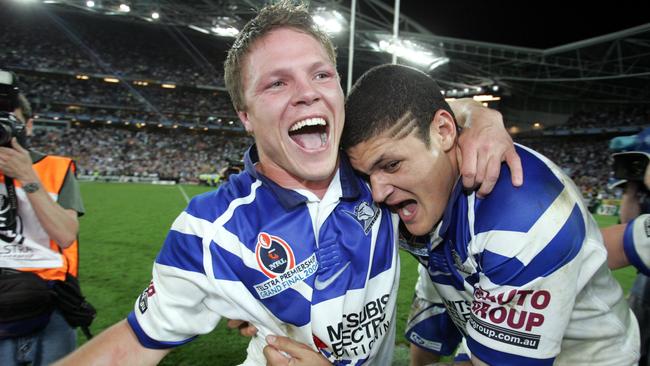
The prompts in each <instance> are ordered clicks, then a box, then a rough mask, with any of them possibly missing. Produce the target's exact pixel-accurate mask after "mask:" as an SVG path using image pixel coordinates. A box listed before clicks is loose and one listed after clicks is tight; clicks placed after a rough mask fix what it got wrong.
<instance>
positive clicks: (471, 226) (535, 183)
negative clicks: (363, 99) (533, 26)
mask: <svg viewBox="0 0 650 366" xmlns="http://www.w3.org/2000/svg"><path fill="white" fill-rule="evenodd" d="M517 152H518V153H519V156H520V157H521V160H522V165H523V170H524V174H525V176H524V185H523V186H522V187H520V188H515V187H513V186H512V184H511V182H510V171H509V170H508V168H507V167H506V166H505V165H504V166H503V168H502V170H501V174H500V177H499V180H498V182H497V185H496V186H495V188H494V191H493V192H492V193H491V194H490V195H488V196H487V197H485V198H484V199H480V198H477V197H476V196H475V194H474V193H473V192H465V191H463V190H462V187H461V184H460V183H457V184H456V187H455V189H454V191H453V193H452V196H451V198H450V201H449V204H448V206H447V209H446V211H445V213H444V216H443V219H442V221H441V223H440V224H439V226H438V227H437V228H436V230H435V232H434V233H433V234H432V237H431V241H430V243H429V255H428V258H423V259H424V260H425V261H426V263H427V265H428V274H429V276H430V278H431V280H432V281H433V284H434V285H435V289H436V290H437V292H438V293H439V295H440V297H441V298H442V299H443V302H444V303H445V306H446V308H447V313H448V315H449V316H450V317H451V319H452V320H453V322H454V323H455V324H456V327H457V328H458V329H459V330H460V331H461V333H462V335H463V336H464V341H463V346H464V347H465V350H466V351H469V352H470V353H471V354H473V355H475V356H476V357H478V358H479V359H481V360H482V361H484V362H487V363H488V364H490V365H524V364H525V365H552V364H553V365H591V366H593V365H632V364H634V363H635V362H636V360H637V359H638V357H639V335H638V332H639V330H638V326H637V324H636V320H635V319H634V316H633V315H632V314H631V312H630V310H629V308H628V306H627V303H626V302H625V300H624V298H623V292H622V290H621V288H620V286H619V284H618V283H617V282H616V280H615V279H614V278H613V277H612V275H611V272H610V271H609V269H608V268H607V251H606V250H605V247H604V245H603V243H602V237H601V235H600V231H599V230H598V227H597V225H596V223H595V222H594V220H593V218H592V217H591V215H590V213H589V212H588V211H587V209H586V208H585V207H584V205H583V201H582V197H581V194H580V192H579V191H578V190H577V188H576V187H575V185H574V184H573V183H572V182H571V180H570V179H569V178H568V177H567V176H566V175H565V174H564V173H563V172H562V171H561V169H560V168H558V167H557V166H556V165H555V164H553V163H552V162H550V161H549V160H548V159H546V158H545V157H543V156H541V155H540V154H538V153H536V152H534V151H532V150H529V149H527V148H524V147H521V146H517ZM423 338H425V337H423ZM452 338H453V337H452ZM453 346H454V345H448V346H447V348H449V347H452V348H453ZM441 347H442V348H444V345H443V346H441Z"/></svg>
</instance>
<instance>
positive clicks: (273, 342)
mask: <svg viewBox="0 0 650 366" xmlns="http://www.w3.org/2000/svg"><path fill="white" fill-rule="evenodd" d="M266 342H267V343H268V344H269V345H268V346H266V347H264V357H266V364H267V365H270V366H285V365H289V366H302V365H304V366H326V365H327V366H329V365H331V363H330V362H329V361H328V360H327V359H326V358H325V356H323V355H321V354H320V353H318V352H316V351H314V350H312V349H311V348H310V347H309V346H307V345H306V344H304V343H300V342H296V341H294V340H292V339H290V338H287V337H279V336H272V335H271V336H267V337H266ZM281 352H284V354H283V353H281ZM285 354H286V355H285Z"/></svg>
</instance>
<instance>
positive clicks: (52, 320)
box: [0, 70, 84, 366]
mask: <svg viewBox="0 0 650 366" xmlns="http://www.w3.org/2000/svg"><path fill="white" fill-rule="evenodd" d="M32 123H33V122H32V119H31V108H30V106H29V103H28V102H27V99H26V98H25V97H24V96H23V95H22V94H20V92H19V90H18V88H17V87H16V86H15V78H14V75H13V74H12V73H9V72H6V71H1V70H0V206H1V207H0V293H2V296H0V365H3V366H4V365H18V364H23V363H31V364H33V365H41V364H43V365H46V364H50V363H52V362H54V361H56V360H57V359H59V358H61V357H63V356H65V355H66V354H67V353H69V352H71V351H72V350H74V348H75V347H76V331H75V329H74V328H73V327H72V326H71V325H70V324H69V323H70V317H69V316H68V314H65V315H64V312H63V311H62V309H64V306H62V305H61V304H62V303H63V301H65V300H66V297H67V296H68V294H67V293H62V292H60V290H61V289H62V288H64V289H68V288H73V290H72V293H73V295H72V296H73V297H74V295H75V294H76V290H75V288H76V289H77V290H78V284H77V283H76V276H77V270H78V267H77V265H78V244H77V233H78V230H79V222H78V220H77V218H78V216H80V215H82V214H83V212H84V208H83V203H82V201H81V195H80V192H79V186H78V183H77V180H76V178H75V165H74V162H73V161H72V160H71V159H69V158H65V157H58V156H48V155H44V154H41V153H37V152H35V151H31V150H28V147H27V146H28V145H27V144H26V136H29V135H31V131H32V127H33V125H32ZM75 286H76V287H75ZM79 296H80V293H79ZM82 300H83V298H82Z"/></svg>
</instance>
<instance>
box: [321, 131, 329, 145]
mask: <svg viewBox="0 0 650 366" xmlns="http://www.w3.org/2000/svg"><path fill="white" fill-rule="evenodd" d="M320 143H321V144H322V145H325V144H326V143H327V134H326V133H321V134H320Z"/></svg>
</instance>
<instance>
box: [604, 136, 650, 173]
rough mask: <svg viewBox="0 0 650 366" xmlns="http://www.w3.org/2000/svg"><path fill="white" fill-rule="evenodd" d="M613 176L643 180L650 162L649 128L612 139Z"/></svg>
mask: <svg viewBox="0 0 650 366" xmlns="http://www.w3.org/2000/svg"><path fill="white" fill-rule="evenodd" d="M610 149H611V150H614V151H618V152H616V153H614V154H612V158H614V164H613V166H612V168H613V170H614V178H616V179H626V180H628V181H635V182H643V181H644V177H645V172H646V169H647V167H648V164H650V128H646V129H645V130H643V131H641V132H639V133H638V134H636V135H632V136H619V137H615V138H613V139H612V141H611V142H610Z"/></svg>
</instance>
